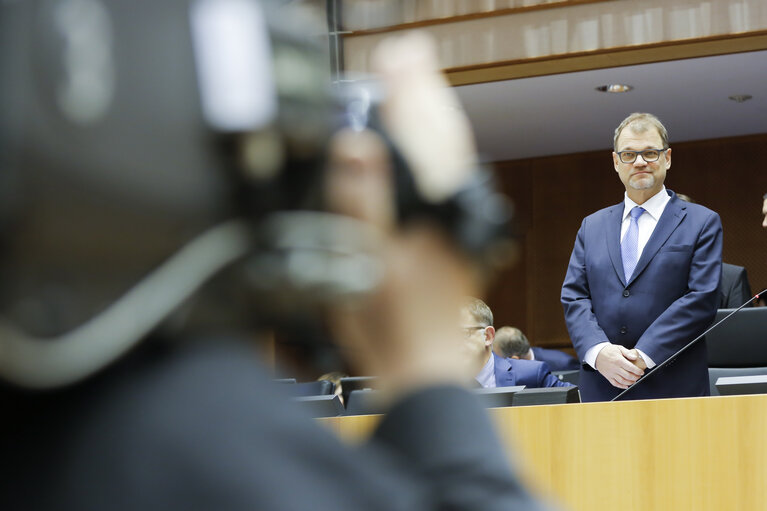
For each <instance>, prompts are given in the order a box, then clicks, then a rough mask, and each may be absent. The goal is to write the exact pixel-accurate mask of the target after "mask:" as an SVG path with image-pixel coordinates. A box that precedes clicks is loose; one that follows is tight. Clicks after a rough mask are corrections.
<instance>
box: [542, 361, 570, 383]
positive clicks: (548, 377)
mask: <svg viewBox="0 0 767 511" xmlns="http://www.w3.org/2000/svg"><path fill="white" fill-rule="evenodd" d="M538 386H539V387H572V386H573V384H571V383H567V382H564V381H562V380H560V379H559V378H557V377H556V376H554V375H553V374H552V373H551V369H550V368H549V365H548V364H547V363H546V362H541V365H540V366H539V367H538Z"/></svg>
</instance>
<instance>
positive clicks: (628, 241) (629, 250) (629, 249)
mask: <svg viewBox="0 0 767 511" xmlns="http://www.w3.org/2000/svg"><path fill="white" fill-rule="evenodd" d="M642 213H644V208H641V207H639V206H634V209H632V210H631V212H630V213H629V215H631V222H630V223H629V228H628V230H627V231H626V234H625V235H624V236H623V241H621V259H622V260H623V274H624V276H625V277H626V282H628V281H629V279H630V278H631V274H632V273H634V268H636V266H637V259H639V258H638V257H637V253H638V252H639V223H638V220H639V217H640V216H642Z"/></svg>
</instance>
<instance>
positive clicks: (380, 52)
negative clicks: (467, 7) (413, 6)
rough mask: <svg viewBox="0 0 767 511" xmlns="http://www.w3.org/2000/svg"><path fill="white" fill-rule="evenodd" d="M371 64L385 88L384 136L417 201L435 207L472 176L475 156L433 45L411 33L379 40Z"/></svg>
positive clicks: (468, 129) (467, 127) (464, 120)
mask: <svg viewBox="0 0 767 511" xmlns="http://www.w3.org/2000/svg"><path fill="white" fill-rule="evenodd" d="M372 58H373V67H374V72H376V73H377V74H378V75H380V76H381V78H382V80H383V84H384V88H385V95H386V100H385V101H384V103H383V105H382V106H381V116H382V120H383V122H384V124H385V127H386V129H387V132H388V133H389V135H390V136H391V138H392V140H393V141H394V143H395V144H396V145H397V147H398V148H399V150H400V152H401V153H402V154H403V155H404V157H405V159H406V160H407V161H408V163H409V164H410V166H411V168H412V171H413V174H414V177H415V181H416V185H417V186H418V189H419V191H420V192H421V194H422V196H423V197H424V198H425V199H427V200H428V201H430V202H433V203H437V202H441V201H442V200H443V199H446V198H447V197H449V196H450V195H451V194H452V193H454V192H455V191H456V190H457V189H458V188H459V187H460V186H461V185H462V184H464V183H465V182H466V180H467V179H468V177H469V175H470V173H471V172H474V171H475V170H474V169H475V168H476V165H477V155H476V148H475V146H474V138H473V134H472V131H471V126H470V125H469V121H468V119H467V118H466V115H465V114H464V112H463V109H462V107H461V105H460V103H459V101H458V98H457V96H456V95H455V93H454V92H453V90H452V89H451V88H450V86H449V84H448V83H447V81H446V80H445V77H444V76H443V75H442V73H441V72H440V71H439V64H438V62H437V58H436V55H435V46H434V43H433V41H432V40H431V39H429V38H428V37H427V36H426V35H425V34H422V33H418V32H414V33H410V34H408V35H405V36H402V37H397V38H390V39H386V40H384V41H383V42H382V43H381V44H380V45H379V46H378V48H376V50H375V52H374V53H373V57H372Z"/></svg>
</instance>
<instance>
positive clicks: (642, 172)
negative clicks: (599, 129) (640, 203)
mask: <svg viewBox="0 0 767 511" xmlns="http://www.w3.org/2000/svg"><path fill="white" fill-rule="evenodd" d="M631 128H632V125H631V124H629V125H628V126H626V127H625V128H624V129H623V131H621V134H620V136H619V137H618V144H617V145H618V151H619V152H622V151H636V152H641V151H645V150H647V149H663V142H662V141H661V138H660V134H659V133H658V130H657V129H655V128H654V127H650V128H648V129H646V130H645V131H643V132H641V133H636V132H634V131H633V130H632V129H631ZM613 165H614V167H615V171H616V172H617V173H618V176H619V177H620V179H621V181H622V182H623V186H625V187H626V191H627V192H631V191H632V190H648V191H649V192H650V193H649V196H652V195H655V194H656V193H658V192H659V191H660V190H661V188H662V187H663V182H664V181H665V180H666V171H667V170H668V169H669V168H670V167H671V149H667V150H665V151H661V153H660V157H659V158H658V159H657V160H656V161H653V162H647V161H645V160H644V158H643V157H642V155H641V154H637V157H636V160H634V162H633V163H623V162H622V161H621V160H620V157H619V156H618V154H617V153H615V152H613Z"/></svg>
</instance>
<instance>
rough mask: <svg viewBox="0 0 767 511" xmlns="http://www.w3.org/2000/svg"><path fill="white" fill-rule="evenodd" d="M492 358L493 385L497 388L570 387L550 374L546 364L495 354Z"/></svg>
mask: <svg viewBox="0 0 767 511" xmlns="http://www.w3.org/2000/svg"><path fill="white" fill-rule="evenodd" d="M493 358H494V359H495V362H494V363H495V385H496V386H497V387H513V386H514V385H525V386H526V387H530V388H538V387H570V386H571V385H570V384H569V383H566V382H563V381H560V380H559V378H557V377H556V376H554V375H553V374H551V370H550V369H549V366H548V365H546V362H538V361H536V360H517V359H513V358H503V357H499V356H498V355H496V354H495V353H493Z"/></svg>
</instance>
